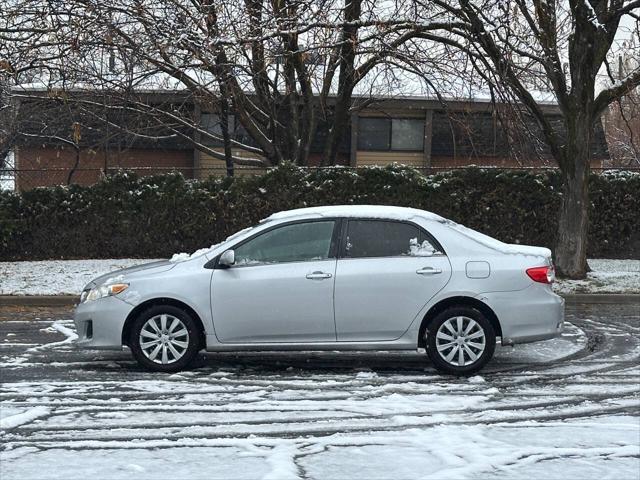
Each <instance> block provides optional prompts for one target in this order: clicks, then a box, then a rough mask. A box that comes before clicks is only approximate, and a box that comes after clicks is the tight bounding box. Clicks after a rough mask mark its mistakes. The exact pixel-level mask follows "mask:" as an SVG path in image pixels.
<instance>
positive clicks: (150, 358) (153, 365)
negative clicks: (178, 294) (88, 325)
mask: <svg viewBox="0 0 640 480" xmlns="http://www.w3.org/2000/svg"><path fill="white" fill-rule="evenodd" d="M200 345H201V342H200V330H199V329H198V326H197V324H196V322H195V321H194V320H193V318H192V317H191V315H189V314H188V313H187V312H185V311H184V310H182V309H180V308H177V307H174V306H172V305H156V306H153V307H151V308H150V309H148V310H146V311H144V312H143V313H142V314H141V315H140V316H139V317H138V318H137V319H136V320H135V321H134V323H133V328H132V329H131V337H130V339H129V346H130V348H131V352H132V353H133V356H134V357H135V359H136V360H137V361H138V363H140V365H142V366H143V367H145V368H148V369H149V370H155V371H158V372H177V371H179V370H182V369H184V368H185V367H187V366H188V365H189V364H190V363H191V361H192V360H193V359H194V357H195V356H196V354H197V353H198V351H199V350H200Z"/></svg>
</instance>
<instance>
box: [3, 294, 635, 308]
mask: <svg viewBox="0 0 640 480" xmlns="http://www.w3.org/2000/svg"><path fill="white" fill-rule="evenodd" d="M562 296H563V297H564V299H565V301H566V302H567V304H569V305H575V304H578V303H591V304H626V305H628V304H634V303H638V304H640V294H638V293H572V294H567V295H562ZM78 300H79V297H78V296H77V295H0V307H2V306H14V307H73V306H75V305H77V303H78Z"/></svg>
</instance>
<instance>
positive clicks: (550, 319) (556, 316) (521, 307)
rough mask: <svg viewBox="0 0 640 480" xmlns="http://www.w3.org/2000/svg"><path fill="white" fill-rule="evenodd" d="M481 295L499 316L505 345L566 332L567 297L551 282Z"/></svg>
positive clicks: (543, 338) (480, 298)
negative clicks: (512, 290)
mask: <svg viewBox="0 0 640 480" xmlns="http://www.w3.org/2000/svg"><path fill="white" fill-rule="evenodd" d="M478 299H479V300H482V301H483V302H484V303H486V304H487V305H488V306H489V307H491V309H492V310H493V311H494V312H495V314H496V316H497V317H498V321H499V322H500V326H501V328H502V343H503V344H505V345H509V344H514V343H528V342H537V341H539V340H548V339H550V338H554V337H557V336H559V335H560V334H561V333H562V329H563V324H564V298H562V297H561V296H559V295H556V294H555V293H553V291H552V290H551V288H549V287H548V286H547V285H542V284H539V285H538V284H533V285H530V286H529V287H527V288H525V289H523V290H519V291H516V292H490V293H483V294H480V295H479V296H478Z"/></svg>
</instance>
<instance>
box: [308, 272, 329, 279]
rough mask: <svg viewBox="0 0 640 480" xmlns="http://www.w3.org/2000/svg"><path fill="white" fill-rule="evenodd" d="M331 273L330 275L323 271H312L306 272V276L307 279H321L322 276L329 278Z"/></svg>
mask: <svg viewBox="0 0 640 480" xmlns="http://www.w3.org/2000/svg"><path fill="white" fill-rule="evenodd" d="M332 276H333V275H331V274H330V273H325V272H313V273H307V278H308V279H309V280H322V279H324V278H331V277H332Z"/></svg>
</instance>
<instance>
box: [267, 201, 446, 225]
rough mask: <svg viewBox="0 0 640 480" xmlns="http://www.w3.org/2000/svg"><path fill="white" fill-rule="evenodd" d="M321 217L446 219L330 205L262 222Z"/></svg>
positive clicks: (396, 210)
mask: <svg viewBox="0 0 640 480" xmlns="http://www.w3.org/2000/svg"><path fill="white" fill-rule="evenodd" d="M322 217H330V218H335V217H352V218H353V217H356V218H380V219H387V220H410V219H412V218H421V219H424V220H430V221H435V222H440V223H444V222H446V219H444V218H443V217H441V216H440V215H436V214H435V213H431V212H428V211H426V210H419V209H417V208H408V207H394V206H388V205H331V206H324V207H308V208H298V209H295V210H285V211H282V212H278V213H274V214H273V215H271V216H270V217H267V218H266V219H264V220H263V222H271V221H280V220H295V219H297V218H322Z"/></svg>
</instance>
